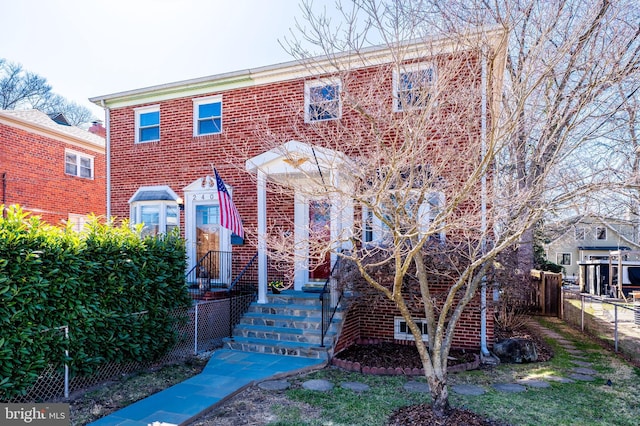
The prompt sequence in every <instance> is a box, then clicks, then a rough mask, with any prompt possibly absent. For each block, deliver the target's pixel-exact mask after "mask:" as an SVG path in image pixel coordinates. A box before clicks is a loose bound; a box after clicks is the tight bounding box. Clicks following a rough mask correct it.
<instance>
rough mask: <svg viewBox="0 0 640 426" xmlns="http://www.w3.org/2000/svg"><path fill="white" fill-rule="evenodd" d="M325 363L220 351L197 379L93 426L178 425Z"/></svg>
mask: <svg viewBox="0 0 640 426" xmlns="http://www.w3.org/2000/svg"><path fill="white" fill-rule="evenodd" d="M325 363H326V361H324V360H321V359H309V358H302V357H294V356H284V355H271V354H259V353H249V352H241V351H233V350H228V349H221V350H218V351H216V352H214V354H213V356H212V357H211V359H210V360H209V362H208V363H207V366H206V367H205V368H204V370H203V371H202V373H200V374H198V375H197V376H194V377H192V378H190V379H188V380H185V381H184V382H182V383H178V384H177V385H175V386H172V387H170V388H169V389H165V390H164V391H162V392H158V393H157V394H155V395H151V396H150V397H148V398H146V399H143V400H141V401H138V402H136V403H134V404H132V405H129V406H128V407H125V408H123V409H122V410H119V411H116V412H115V413H113V414H110V415H108V416H106V417H103V418H101V419H100V420H98V421H95V422H93V423H90V425H91V426H116V425H118V426H147V425H149V424H151V423H153V422H165V423H169V424H175V425H179V424H181V423H183V422H185V421H187V420H189V419H191V418H193V417H196V416H198V415H199V414H200V413H202V412H203V411H207V410H209V409H210V408H211V407H213V406H214V405H215V404H217V403H219V402H221V401H223V400H224V399H226V398H227V397H229V396H231V395H233V394H235V393H236V392H238V391H240V390H241V389H244V388H245V387H247V386H249V385H251V384H253V383H256V382H259V381H263V380H266V379H269V378H277V377H282V376H286V375H290V374H295V373H298V372H303V371H307V370H311V369H315V368H320V367H322V366H324V365H325Z"/></svg>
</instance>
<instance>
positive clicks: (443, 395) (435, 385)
mask: <svg viewBox="0 0 640 426" xmlns="http://www.w3.org/2000/svg"><path fill="white" fill-rule="evenodd" d="M427 380H428V381H429V389H430V390H431V399H433V402H432V404H431V410H432V411H433V413H434V414H435V415H436V416H438V417H444V416H446V415H447V413H448V412H449V409H450V408H451V407H450V406H449V389H448V388H447V382H446V380H441V379H440V378H438V377H436V376H434V377H431V378H429V377H427Z"/></svg>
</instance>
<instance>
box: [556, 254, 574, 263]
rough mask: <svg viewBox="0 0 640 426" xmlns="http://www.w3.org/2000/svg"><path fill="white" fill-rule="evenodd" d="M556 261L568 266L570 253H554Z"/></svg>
mask: <svg viewBox="0 0 640 426" xmlns="http://www.w3.org/2000/svg"><path fill="white" fill-rule="evenodd" d="M556 263H557V264H558V265H562V266H570V265H571V253H556Z"/></svg>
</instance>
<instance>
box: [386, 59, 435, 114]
mask: <svg viewBox="0 0 640 426" xmlns="http://www.w3.org/2000/svg"><path fill="white" fill-rule="evenodd" d="M435 80H436V70H435V67H434V65H433V64H428V63H420V64H411V65H404V66H401V68H400V69H399V70H397V69H396V70H394V72H393V110H394V111H395V112H399V111H406V110H407V109H410V108H424V107H425V106H427V103H428V102H429V99H430V98H431V94H432V91H433V86H434V84H435Z"/></svg>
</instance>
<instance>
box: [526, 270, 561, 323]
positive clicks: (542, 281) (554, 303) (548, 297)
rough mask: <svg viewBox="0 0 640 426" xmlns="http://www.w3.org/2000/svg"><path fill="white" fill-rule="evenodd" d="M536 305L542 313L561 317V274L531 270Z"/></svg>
mask: <svg viewBox="0 0 640 426" xmlns="http://www.w3.org/2000/svg"><path fill="white" fill-rule="evenodd" d="M531 277H532V278H533V283H534V288H535V297H536V305H537V308H538V311H539V312H540V313H541V314H542V315H550V316H551V315H552V316H557V317H562V274H559V273H553V272H546V271H539V270H536V269H532V270H531Z"/></svg>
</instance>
